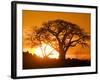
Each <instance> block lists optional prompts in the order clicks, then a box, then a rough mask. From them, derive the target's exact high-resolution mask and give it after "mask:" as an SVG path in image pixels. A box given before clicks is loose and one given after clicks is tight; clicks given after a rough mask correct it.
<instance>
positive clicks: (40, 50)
mask: <svg viewBox="0 0 100 80" xmlns="http://www.w3.org/2000/svg"><path fill="white" fill-rule="evenodd" d="M33 52H34V54H36V55H37V56H39V57H41V58H43V57H45V56H47V57H48V58H55V59H58V58H59V52H57V51H56V50H55V49H54V48H52V47H51V46H49V45H48V44H45V43H43V44H42V45H41V46H39V47H37V48H35V50H34V49H33Z"/></svg>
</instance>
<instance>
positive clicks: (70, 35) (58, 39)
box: [31, 19, 90, 61]
mask: <svg viewBox="0 0 100 80" xmlns="http://www.w3.org/2000/svg"><path fill="white" fill-rule="evenodd" d="M89 39H90V35H89V34H88V33H86V32H85V31H84V30H83V29H81V28H80V27H79V26H78V25H77V24H74V23H71V22H67V21H64V20H61V19H56V20H51V21H48V22H46V23H43V25H42V27H39V28H38V27H37V29H36V30H34V31H33V34H32V35H31V41H32V44H33V46H37V45H39V46H41V45H42V43H46V44H48V45H50V46H51V47H53V48H54V49H55V50H57V51H58V52H59V53H60V59H61V60H62V61H65V54H66V53H67V51H68V49H69V48H70V47H75V46H76V45H78V44H80V45H82V46H83V47H86V46H88V44H87V40H89Z"/></svg>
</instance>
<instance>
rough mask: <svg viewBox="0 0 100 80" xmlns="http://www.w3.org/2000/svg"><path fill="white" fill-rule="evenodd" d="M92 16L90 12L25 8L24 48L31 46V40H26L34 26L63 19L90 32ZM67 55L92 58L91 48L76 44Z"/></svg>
mask: <svg viewBox="0 0 100 80" xmlns="http://www.w3.org/2000/svg"><path fill="white" fill-rule="evenodd" d="M90 17H91V15H90V14H88V13H69V12H46V11H44V12H43V11H31V10H23V49H25V48H30V46H31V42H30V41H29V40H26V38H27V37H28V34H30V33H31V32H32V28H34V26H41V25H42V23H44V22H47V21H48V20H55V19H63V20H65V21H69V22H72V23H75V24H77V25H79V26H80V27H81V28H83V29H84V30H85V31H86V32H88V33H90V26H91V25H90V20H91V19H90ZM66 57H70V58H79V59H90V48H82V47H81V46H76V47H74V48H70V49H69V50H68V52H67V55H66Z"/></svg>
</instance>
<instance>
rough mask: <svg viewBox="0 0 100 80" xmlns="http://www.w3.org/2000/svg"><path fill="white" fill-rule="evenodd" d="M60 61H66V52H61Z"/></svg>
mask: <svg viewBox="0 0 100 80" xmlns="http://www.w3.org/2000/svg"><path fill="white" fill-rule="evenodd" d="M59 57H60V59H61V60H62V61H65V52H64V51H60V56H59Z"/></svg>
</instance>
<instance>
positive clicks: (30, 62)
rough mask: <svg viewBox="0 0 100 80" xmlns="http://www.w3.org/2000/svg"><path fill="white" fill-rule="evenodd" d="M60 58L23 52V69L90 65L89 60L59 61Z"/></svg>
mask: <svg viewBox="0 0 100 80" xmlns="http://www.w3.org/2000/svg"><path fill="white" fill-rule="evenodd" d="M61 61H62V60H60V59H51V58H40V57H38V56H36V55H35V54H34V55H32V54H31V53H29V52H23V69H36V68H57V67H79V66H90V65H91V64H90V61H89V60H79V59H70V58H68V59H66V60H65V61H64V62H61Z"/></svg>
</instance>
